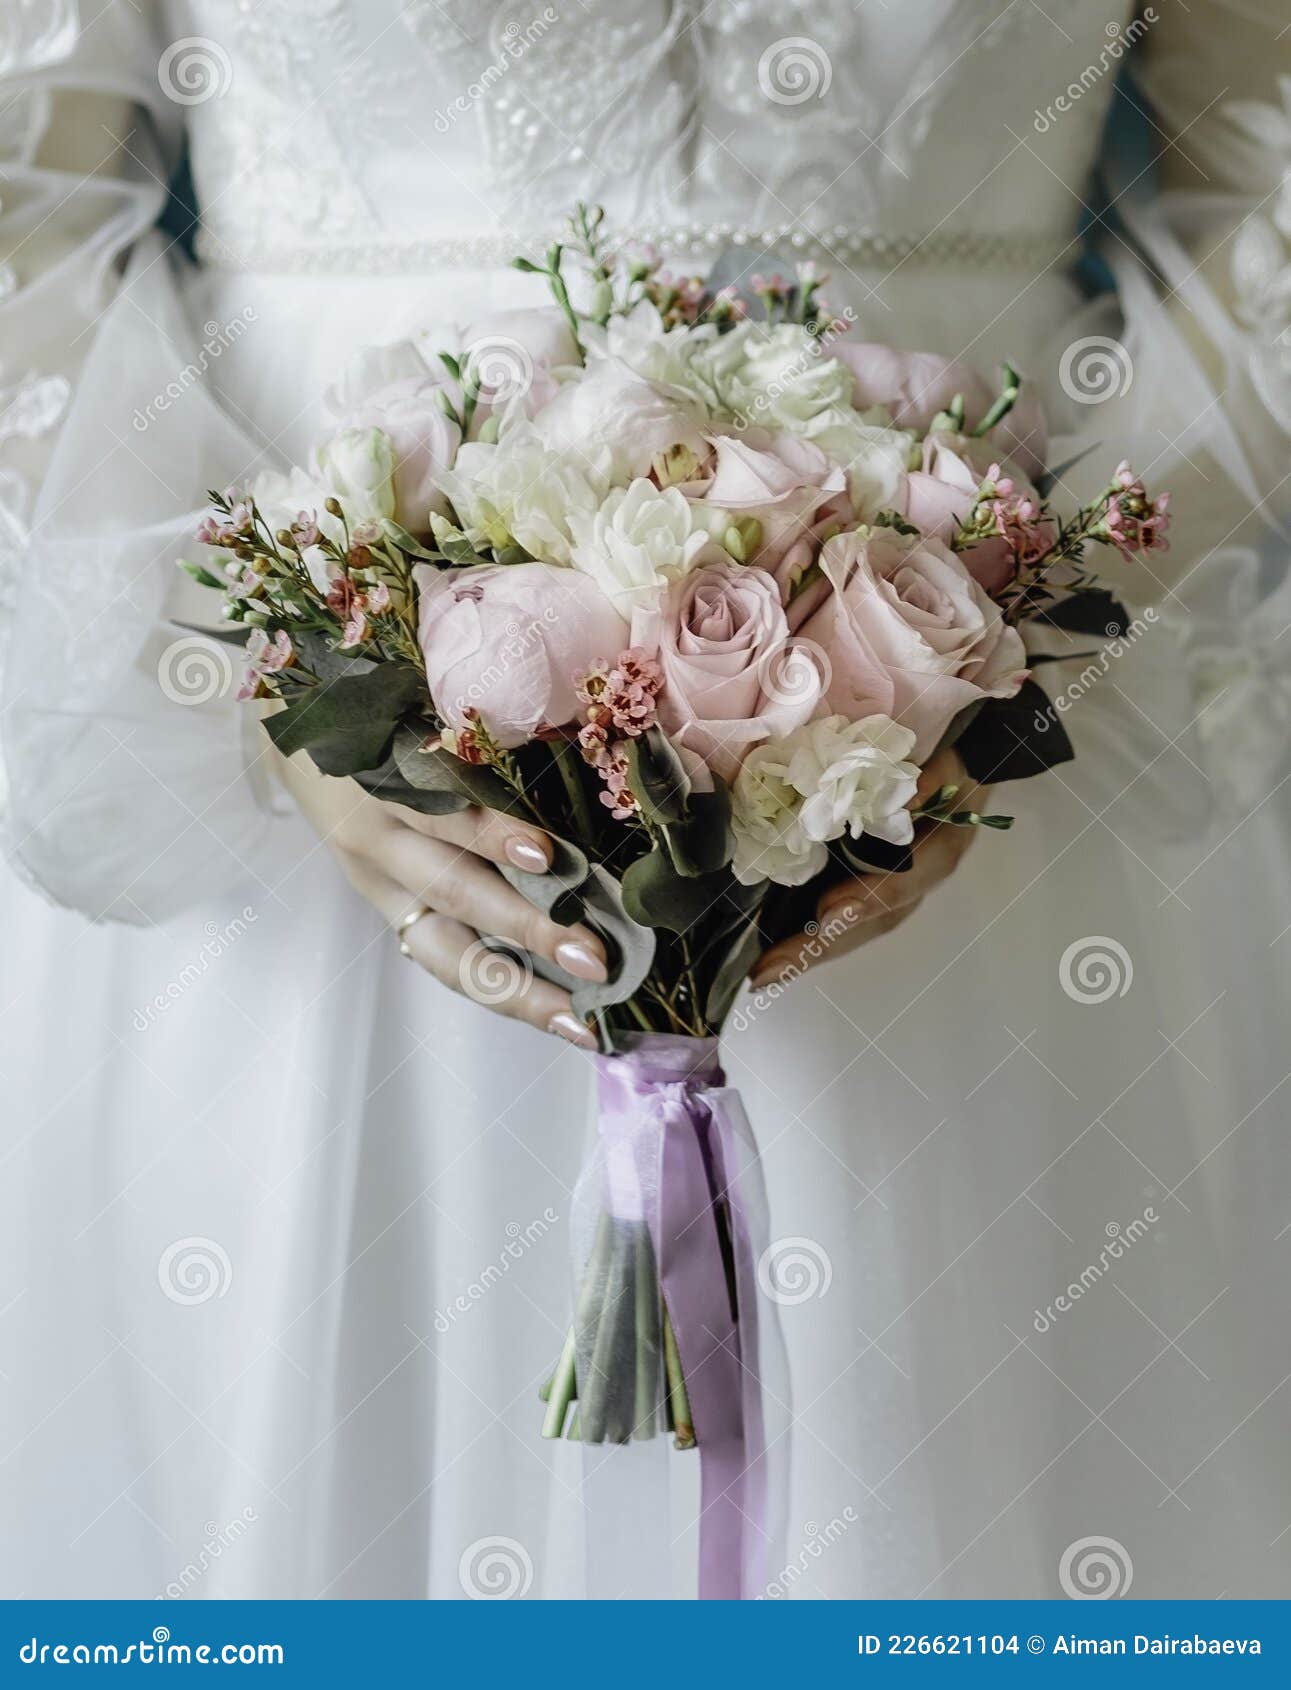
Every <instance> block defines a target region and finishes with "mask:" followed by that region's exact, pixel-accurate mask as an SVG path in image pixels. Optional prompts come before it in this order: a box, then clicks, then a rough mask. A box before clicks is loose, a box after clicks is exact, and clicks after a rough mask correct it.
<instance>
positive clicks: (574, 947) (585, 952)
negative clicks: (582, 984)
mask: <svg viewBox="0 0 1291 1690" xmlns="http://www.w3.org/2000/svg"><path fill="white" fill-rule="evenodd" d="M556 961H557V962H558V963H559V964H560V966H561V967H562V968H563V969H564V970H565V972H566V973H567V974H572V975H573V976H574V977H575V978H576V979H578V980H606V979H608V978H609V976H608V975H607V974H606V972H605V964H604V963H603V962H602V961H601V959H600V957H598V956H597V954H596V952H595V951H594V950H593V949H592V948H591V946H590V945H585V944H583V943H582V941H581V940H580V939H562V941H561V942H560V944H559V945H557V946H556Z"/></svg>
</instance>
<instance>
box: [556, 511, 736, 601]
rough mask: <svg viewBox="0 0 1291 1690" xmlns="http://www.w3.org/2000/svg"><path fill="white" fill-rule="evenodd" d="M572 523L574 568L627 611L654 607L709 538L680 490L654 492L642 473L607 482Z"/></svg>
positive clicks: (694, 558)
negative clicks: (600, 499)
mask: <svg viewBox="0 0 1291 1690" xmlns="http://www.w3.org/2000/svg"><path fill="white" fill-rule="evenodd" d="M572 525H573V530H574V535H575V540H576V543H575V546H574V553H573V561H574V566H575V568H577V569H581V570H583V571H584V573H585V574H587V575H590V576H591V577H592V579H593V580H594V581H595V582H596V584H597V585H598V586H599V587H600V589H601V591H602V592H603V593H604V594H605V596H606V597H607V598H608V599H609V600H610V602H611V603H612V604H613V605H615V607H616V608H617V609H618V610H619V612H620V613H621V614H622V615H624V616H628V617H630V616H631V615H632V612H633V611H634V610H637V609H641V610H652V609H654V607H655V606H656V605H657V603H658V601H659V596H660V593H661V592H662V590H663V588H664V587H665V586H666V585H667V583H668V582H669V581H673V580H676V579H678V577H680V576H682V575H685V574H686V573H687V571H688V570H690V569H691V567H692V566H693V565H694V563H695V562H696V560H697V559H698V557H699V555H700V553H701V552H703V551H704V550H705V548H706V547H708V546H709V545H710V544H711V542H710V541H709V538H708V535H707V533H706V532H705V531H704V529H703V528H701V527H698V526H697V524H696V520H695V516H694V512H693V510H692V508H691V504H690V501H689V500H688V499H687V498H686V496H685V494H684V493H682V492H680V491H679V490H678V489H677V488H676V487H669V488H668V489H667V490H666V491H664V492H660V490H659V489H658V488H657V487H656V486H655V485H654V483H653V482H652V481H646V480H644V479H639V480H636V481H634V482H632V484H631V485H630V486H629V487H626V488H624V487H615V488H613V489H612V490H611V491H610V492H609V493H608V494H607V495H606V497H605V500H604V503H603V504H602V505H601V507H600V509H599V510H598V511H597V512H596V513H595V515H594V516H592V517H590V518H589V517H587V516H584V515H583V514H581V513H579V514H577V515H576V516H574V517H573V519H572ZM719 555H721V554H719Z"/></svg>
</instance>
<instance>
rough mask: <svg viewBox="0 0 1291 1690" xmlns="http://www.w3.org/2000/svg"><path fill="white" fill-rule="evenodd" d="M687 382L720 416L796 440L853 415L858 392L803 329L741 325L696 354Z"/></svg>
mask: <svg viewBox="0 0 1291 1690" xmlns="http://www.w3.org/2000/svg"><path fill="white" fill-rule="evenodd" d="M685 380H686V384H687V385H688V386H690V387H692V388H693V389H694V390H695V391H696V392H697V393H698V394H699V395H700V397H701V398H702V399H703V400H704V401H705V403H706V404H708V405H710V406H712V407H713V408H714V409H715V410H719V411H726V412H729V413H730V414H731V415H732V416H736V417H740V418H742V419H743V420H744V422H745V423H746V424H754V425H756V426H758V427H761V428H769V429H781V428H783V429H788V430H790V431H791V432H792V433H794V434H808V433H810V429H811V424H812V423H813V422H814V421H815V419H816V418H817V417H819V416H821V415H822V414H823V413H826V412H837V413H839V414H843V413H846V412H847V411H849V410H850V408H851V403H852V393H853V389H854V382H853V380H852V375H851V372H850V371H849V370H847V369H845V368H844V366H843V365H842V364H840V363H839V362H838V360H837V359H836V358H830V357H828V356H826V355H825V354H824V353H823V352H822V351H821V349H820V346H819V344H818V343H817V341H816V340H815V338H814V337H813V336H812V335H810V334H808V332H807V330H806V329H804V328H803V327H802V326H801V325H800V324H797V323H778V324H776V325H775V326H774V327H769V326H768V325H767V324H766V323H754V322H748V323H741V324H740V325H739V326H738V327H737V328H735V329H732V330H731V332H730V333H729V334H725V335H722V336H720V337H719V338H718V339H717V340H713V341H708V342H704V343H702V344H700V345H698V346H696V347H694V348H693V350H692V351H691V354H690V357H689V359H688V360H687V369H686V376H685Z"/></svg>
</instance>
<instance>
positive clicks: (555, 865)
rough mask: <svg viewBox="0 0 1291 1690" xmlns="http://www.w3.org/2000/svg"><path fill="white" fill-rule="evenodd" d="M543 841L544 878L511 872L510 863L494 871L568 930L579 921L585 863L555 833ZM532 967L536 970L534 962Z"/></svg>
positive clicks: (579, 853)
mask: <svg viewBox="0 0 1291 1690" xmlns="http://www.w3.org/2000/svg"><path fill="white" fill-rule="evenodd" d="M547 837H548V838H549V839H550V840H551V849H552V857H551V867H550V868H548V869H547V871H546V873H545V874H531V873H529V871H528V870H527V869H522V868H515V867H513V865H512V864H510V863H500V864H499V865H498V867H499V869H500V870H501V872H502V874H503V875H504V876H505V877H506V878H507V880H509V881H510V882H511V884H512V886H514V887H515V889H516V891H517V892H519V893H521V894H522V895H523V896H524V897H526V898H527V899H528V900H529V902H530V903H531V904H533V905H535V907H536V908H538V909H540V910H541V911H542V912H543V914H544V915H547V916H550V917H551V919H552V920H553V921H555V922H559V923H560V925H561V926H562V927H572V926H573V925H574V923H575V922H576V921H581V920H582V919H583V897H582V894H581V888H582V887H583V885H584V883H585V882H586V880H587V876H588V873H589V872H590V870H589V865H588V861H587V858H586V856H585V855H584V854H583V852H582V851H581V850H580V849H579V848H578V846H577V845H574V844H572V843H571V842H570V841H569V840H568V839H562V838H561V837H560V836H559V834H555V833H552V834H548V836H547ZM534 966H535V967H537V963H536V962H535V964H534ZM567 978H568V977H567ZM562 984H564V981H563V980H562Z"/></svg>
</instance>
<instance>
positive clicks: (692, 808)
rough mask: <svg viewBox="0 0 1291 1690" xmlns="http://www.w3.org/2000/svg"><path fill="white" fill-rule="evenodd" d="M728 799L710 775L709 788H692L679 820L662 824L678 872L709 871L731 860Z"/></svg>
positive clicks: (731, 845) (698, 872)
mask: <svg viewBox="0 0 1291 1690" xmlns="http://www.w3.org/2000/svg"><path fill="white" fill-rule="evenodd" d="M730 819H731V800H730V794H729V793H728V792H727V790H726V787H725V786H724V785H723V783H722V782H721V781H720V780H718V779H717V777H716V776H714V778H713V790H712V791H711V792H692V793H691V795H690V799H689V801H688V803H687V805H686V813H685V815H684V816H683V818H682V820H681V821H680V822H678V823H677V824H675V825H674V826H669V827H665V828H664V841H665V843H666V845H667V847H668V854H669V856H670V857H671V858H672V862H673V867H674V868H675V869H676V870H677V873H678V874H692V875H698V874H712V873H713V872H714V871H715V870H717V869H719V868H722V867H724V866H725V864H727V863H728V862H729V861H730V860H731V852H732V847H733V841H732V838H731V828H730Z"/></svg>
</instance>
